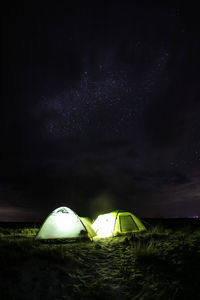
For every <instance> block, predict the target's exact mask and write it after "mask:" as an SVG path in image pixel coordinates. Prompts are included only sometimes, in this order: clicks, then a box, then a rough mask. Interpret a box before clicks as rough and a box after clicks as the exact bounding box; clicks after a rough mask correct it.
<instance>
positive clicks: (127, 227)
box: [92, 211, 146, 237]
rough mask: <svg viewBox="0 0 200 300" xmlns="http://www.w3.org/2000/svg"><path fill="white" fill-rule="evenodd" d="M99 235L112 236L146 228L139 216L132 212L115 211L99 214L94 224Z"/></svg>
mask: <svg viewBox="0 0 200 300" xmlns="http://www.w3.org/2000/svg"><path fill="white" fill-rule="evenodd" d="M92 228H93V229H94V230H95V232H96V234H97V236H98V237H111V236H117V235H121V234H127V233H130V232H139V231H144V230H146V227H145V226H144V225H143V224H142V222H141V221H140V219H139V218H137V217H136V216H135V215H133V214H132V213H130V212H126V211H113V212H110V213H108V214H103V215H99V216H98V217H97V219H96V220H95V221H94V223H93V224H92Z"/></svg>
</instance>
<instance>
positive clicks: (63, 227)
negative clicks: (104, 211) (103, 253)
mask: <svg viewBox="0 0 200 300" xmlns="http://www.w3.org/2000/svg"><path fill="white" fill-rule="evenodd" d="M95 235H96V234H95V232H94V230H93V229H92V227H91V225H90V224H89V222H88V221H87V219H86V218H80V217H79V216H78V215H77V214H76V213H75V212H74V211H73V210H71V209H70V208H68V207H59V208H57V209H55V210H54V211H53V212H52V213H51V214H50V215H49V216H48V217H47V219H46V220H45V221H44V223H43V225H42V227H41V228H40V231H39V232H38V234H37V236H36V239H42V240H43V239H67V238H72V239H73V238H83V237H86V238H90V239H92V238H93V237H94V236H95Z"/></svg>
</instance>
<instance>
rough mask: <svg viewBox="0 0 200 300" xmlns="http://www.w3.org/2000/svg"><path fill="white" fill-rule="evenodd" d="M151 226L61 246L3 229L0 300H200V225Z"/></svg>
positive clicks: (30, 231)
mask: <svg viewBox="0 0 200 300" xmlns="http://www.w3.org/2000/svg"><path fill="white" fill-rule="evenodd" d="M149 222H150V221H149ZM152 224H153V225H152ZM152 224H151V226H149V230H148V232H146V233H143V234H141V233H140V234H132V235H129V236H122V237H116V238H107V239H101V240H98V241H95V242H74V243H60V244H59V243H54V244H53V243H51V244H50V243H41V242H39V241H37V240H35V239H34V236H35V234H36V233H37V231H38V228H37V227H35V228H30V227H25V228H19V227H18V228H12V227H11V226H9V227H7V228H6V226H4V227H1V228H0V299H2V300H3V299H12V300H14V299H22V300H23V299H30V300H32V299H35V300H36V299H37V300H38V299H132V300H136V299H149V300H154V299H166V300H170V299H200V276H199V270H200V221H199V220H198V222H197V221H196V223H195V224H194V222H192V221H191V222H189V221H187V222H184V221H182V223H181V222H178V221H177V222H176V224H170V221H169V222H166V221H165V222H162V220H160V221H159V224H158V222H157V224H156V222H152ZM176 225H177V226H176ZM15 227H16V226H15Z"/></svg>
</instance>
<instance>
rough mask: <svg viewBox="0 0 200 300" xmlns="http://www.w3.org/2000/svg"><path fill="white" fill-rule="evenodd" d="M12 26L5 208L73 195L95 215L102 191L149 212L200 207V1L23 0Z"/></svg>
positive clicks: (10, 17)
mask: <svg viewBox="0 0 200 300" xmlns="http://www.w3.org/2000/svg"><path fill="white" fill-rule="evenodd" d="M193 13H194V18H193ZM3 24H4V37H3V48H4V49H3V50H4V55H3V58H4V59H3V75H4V81H5V84H4V89H3V91H2V95H3V101H2V109H1V111H0V117H1V118H0V122H1V127H0V132H1V158H0V159H1V170H0V178H1V183H2V186H3V187H4V188H3V191H1V194H2V199H4V200H2V201H3V202H2V207H4V208H5V210H7V211H8V210H9V209H8V208H9V206H10V207H12V209H13V211H14V210H15V207H16V209H17V210H20V208H21V209H22V210H23V213H22V214H23V216H24V212H25V211H27V212H28V211H29V210H30V209H33V211H37V209H39V208H40V211H44V212H45V213H47V210H51V209H53V208H55V207H56V206H58V205H63V204H65V205H68V206H70V207H72V208H74V209H75V210H77V211H78V212H79V213H80V214H85V215H87V211H89V212H90V213H91V215H92V213H94V214H96V211H97V210H98V209H100V208H99V205H100V204H99V203H101V201H102V203H104V205H103V206H104V207H103V206H102V207H101V209H102V210H103V209H106V207H107V209H108V207H110V209H111V208H115V207H116V208H127V209H130V210H135V211H136V212H138V213H139V214H141V215H145V216H148V215H149V216H153V215H157V216H158V215H159V216H161V215H162V216H170V215H173V216H174V215H179V212H180V215H187V210H188V211H190V213H191V214H192V213H193V212H195V211H196V210H198V205H197V201H196V199H197V197H198V186H197V185H196V182H197V181H198V178H199V174H198V168H199V163H200V135H199V128H200V127H199V126H200V121H199V103H200V102H199V97H200V90H199V84H198V81H199V80H198V78H199V75H198V73H199V71H198V70H199V66H200V59H199V50H200V49H199V47H200V41H199V34H198V33H199V27H198V20H197V18H196V17H195V12H194V9H193V10H191V11H190V10H189V11H187V8H186V7H184V5H183V6H180V5H179V4H176V3H174V4H172V5H171V4H168V3H163V4H158V3H153V4H152V3H151V4H147V3H145V2H141V3H123V4H122V3H118V2H117V3H116V1H109V3H107V2H104V1H101V2H95V3H92V2H84V3H82V2H80V3H78V4H77V5H76V4H72V3H71V4H70V3H62V4H61V3H56V5H51V4H50V3H48V4H46V3H45V2H42V3H40V4H36V3H35V4H34V5H33V6H32V7H30V4H28V3H26V2H23V1H22V2H21V3H20V4H17V5H16V6H12V8H11V9H9V10H7V11H6V12H5V14H4V17H3ZM5 186H6V187H7V188H6V189H5ZM189 207H190V209H189ZM16 213H17V212H16ZM33 215H34V213H33ZM36 215H37V214H36ZM36 215H34V217H35V216H36ZM38 216H39V214H38Z"/></svg>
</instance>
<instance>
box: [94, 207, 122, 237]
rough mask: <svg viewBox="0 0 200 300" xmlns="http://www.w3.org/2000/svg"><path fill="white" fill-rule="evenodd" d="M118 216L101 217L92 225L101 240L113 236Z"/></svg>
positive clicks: (105, 215) (106, 215)
mask: <svg viewBox="0 0 200 300" xmlns="http://www.w3.org/2000/svg"><path fill="white" fill-rule="evenodd" d="M115 218H116V214H111V213H109V214H104V215H99V216H98V217H97V219H96V220H95V221H94V223H93V224H92V228H93V229H94V230H95V232H96V234H97V236H98V237H100V238H104V237H109V236H112V235H113V231H114V226H115Z"/></svg>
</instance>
